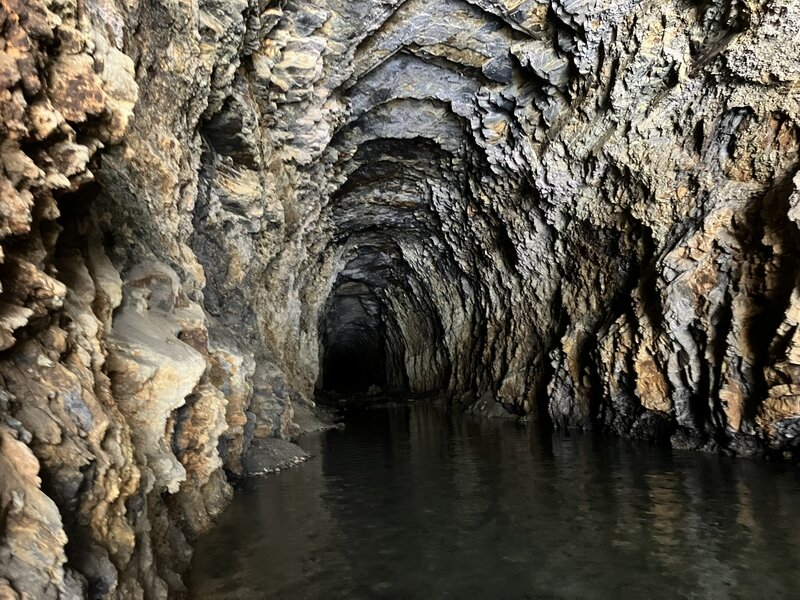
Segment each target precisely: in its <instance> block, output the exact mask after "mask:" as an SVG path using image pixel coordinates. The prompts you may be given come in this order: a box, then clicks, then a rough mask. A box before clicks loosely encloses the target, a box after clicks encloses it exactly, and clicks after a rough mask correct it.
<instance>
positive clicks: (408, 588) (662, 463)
mask: <svg viewBox="0 0 800 600" xmlns="http://www.w3.org/2000/svg"><path fill="white" fill-rule="evenodd" d="M305 446H306V447H307V448H308V449H309V450H310V451H311V452H312V453H313V454H314V455H315V456H316V458H315V459H314V460H312V461H311V462H309V463H306V464H304V465H303V466H301V467H300V468H298V469H293V470H291V471H288V472H283V473H281V474H279V475H276V476H273V477H269V478H266V479H262V480H260V481H258V482H254V483H251V484H250V485H249V486H248V487H246V488H245V489H243V490H241V491H239V493H238V494H237V496H236V499H235V501H234V504H233V505H232V507H231V508H230V509H229V510H228V512H227V513H226V514H225V515H224V517H223V519H222V521H221V523H220V525H219V527H218V528H216V529H215V530H214V531H212V532H210V533H209V534H208V535H207V536H205V537H204V538H203V539H202V540H201V542H200V544H199V545H198V548H197V552H196V555H195V561H194V564H193V571H192V575H191V578H190V579H191V581H190V588H191V591H192V596H193V597H196V598H265V597H268V598H293V599H298V598H299V599H303V598H637V599H638V598H645V597H649V598H782V597H787V598H788V597H794V596H795V594H796V592H797V590H798V574H799V573H800V570H799V569H798V568H799V567H800V537H799V536H800V477H798V474H797V472H796V471H792V470H788V469H783V468H779V467H776V466H771V465H765V464H761V463H754V462H750V461H746V460H739V461H734V460H729V459H722V458H718V457H712V456H705V455H699V454H694V453H671V452H669V451H665V450H663V449H658V448H652V447H649V446H644V445H631V444H626V443H623V442H615V441H611V440H608V439H596V438H592V437H591V436H572V437H561V436H554V437H550V436H548V435H544V434H541V433H540V432H538V431H537V430H536V429H535V428H525V427H521V426H519V425H517V424H514V423H505V422H478V421H473V420H471V419H469V418H467V417H465V416H463V415H453V414H446V413H442V412H439V411H438V410H437V409H434V408H432V407H428V406H423V405H419V406H414V407H399V408H395V409H388V410H376V411H367V412H362V413H359V414H358V416H357V417H355V418H354V419H353V420H352V421H351V422H350V423H349V425H348V427H347V429H346V430H344V431H331V432H327V433H325V434H321V435H319V436H317V437H314V438H310V439H308V440H306V443H305Z"/></svg>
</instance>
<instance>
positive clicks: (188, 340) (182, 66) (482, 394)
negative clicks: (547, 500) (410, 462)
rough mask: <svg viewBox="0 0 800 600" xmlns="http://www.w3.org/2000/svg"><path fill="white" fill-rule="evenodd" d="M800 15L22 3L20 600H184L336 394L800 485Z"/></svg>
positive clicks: (347, 1) (18, 61)
mask: <svg viewBox="0 0 800 600" xmlns="http://www.w3.org/2000/svg"><path fill="white" fill-rule="evenodd" d="M798 23H800V2H797V1H792V0H765V1H764V2H755V1H752V0H703V1H702V2H696V1H693V0H663V1H659V2H643V1H639V0H380V1H375V0H236V1H227V2H220V1H218V0H198V1H197V2H194V1H192V2H176V1H172V0H170V1H160V0H152V1H143V2H139V1H137V2H116V1H111V0H58V1H52V0H51V1H48V0H3V2H0V35H1V36H2V40H3V42H2V45H0V115H2V126H1V127H0V149H1V150H2V152H1V154H2V157H0V197H2V201H1V202H0V381H2V382H3V388H2V390H0V444H2V451H1V452H0V478H2V480H0V492H2V490H4V489H8V490H10V492H9V493H7V494H5V495H4V494H3V493H0V514H3V515H9V518H12V517H13V518H14V519H19V522H15V527H16V528H12V527H9V528H8V529H9V530H10V531H12V533H13V532H16V534H14V535H11V536H6V537H8V539H9V540H10V541H9V542H8V545H3V544H5V543H6V542H5V541H4V540H5V538H3V536H2V535H0V538H1V539H0V546H1V547H2V548H3V549H4V551H3V552H0V557H2V558H3V561H5V559H6V558H7V559H8V561H11V562H12V563H14V564H13V565H12V567H13V568H8V569H5V570H3V576H2V577H0V596H4V594H5V593H6V581H8V582H10V583H9V584H8V585H11V586H12V587H13V588H14V591H15V592H19V594H18V595H20V596H23V597H31V598H48V599H49V598H57V597H79V596H80V595H81V593H82V592H84V593H85V594H90V593H91V595H93V596H98V595H99V596H103V594H105V591H109V590H110V591H109V595H110V596H111V597H115V595H116V596H117V597H125V598H127V597H136V598H139V597H147V598H150V597H153V598H163V597H169V596H175V597H182V595H183V594H184V592H185V590H184V588H183V586H182V583H181V577H180V571H181V569H184V570H185V568H186V564H184V563H186V560H187V559H186V557H187V556H188V555H189V552H188V550H187V548H186V546H187V545H188V544H189V543H190V542H191V540H194V539H196V538H197V536H198V535H199V534H200V532H201V531H202V530H204V528H207V527H209V526H210V524H211V523H212V522H213V520H214V519H215V518H216V516H217V515H219V514H220V513H221V511H222V507H223V506H224V505H225V504H226V502H227V501H228V499H229V498H230V495H231V493H232V489H233V488H232V486H231V483H230V482H231V481H234V480H236V479H238V478H243V477H246V476H247V475H248V474H249V473H262V472H263V471H264V470H265V468H266V467H264V465H262V464H259V463H258V461H251V460H250V459H249V453H250V452H251V449H253V448H255V449H259V448H262V447H264V446H269V445H270V444H273V445H278V446H279V445H281V444H282V443H283V442H286V443H287V444H291V443H292V442H291V441H290V440H293V439H296V438H298V436H301V435H302V434H303V433H304V432H308V431H309V430H313V429H314V427H315V426H319V427H322V425H320V423H321V422H322V421H324V420H325V418H327V416H328V414H327V412H326V410H327V409H330V408H331V406H327V407H322V406H321V405H322V404H323V403H325V402H328V401H329V400H330V401H331V404H332V405H333V406H334V407H335V408H337V409H338V408H340V407H344V408H343V410H345V409H347V408H348V407H353V406H359V405H361V404H370V405H372V404H374V405H379V404H381V403H384V404H386V403H392V402H396V403H402V402H407V403H408V404H414V403H427V404H428V405H430V406H443V407H446V408H447V409H448V410H451V411H453V412H454V413H455V412H457V413H459V414H461V413H466V414H468V415H471V417H470V418H472V417H487V418H489V417H490V418H493V419H494V418H498V419H500V418H502V419H508V420H510V421H511V422H514V423H518V424H526V423H535V424H536V425H537V426H541V427H542V428H543V429H545V430H548V431H550V430H559V431H573V430H574V431H585V432H589V431H591V432H594V433H606V434H611V435H613V436H620V437H625V438H635V439H639V440H648V441H651V442H655V443H657V444H661V445H668V446H671V447H673V448H677V449H692V450H704V451H709V452H719V453H724V454H730V455H746V456H761V457H766V458H769V459H771V460H775V461H790V462H795V463H796V462H798V460H800V458H799V457H800V445H799V444H798V440H800V350H798V348H800V316H798V315H800V236H799V235H798V228H799V227H800V174H798V173H799V171H798V170H799V169H800V120H799V119H798V115H800V98H799V97H798V95H797V90H798V89H799V88H798V84H800V67H799V66H798V58H797V57H798V56H800V39H799V38H798V31H800V29H798ZM796 350H797V351H796ZM373 401H374V402H373ZM440 433H441V432H440ZM284 447H285V445H284ZM9 457H10V458H9ZM253 462H255V463H256V464H255V466H253ZM20 499H25V502H26V503H25V504H24V505H20V502H21V500H20ZM20 506H22V507H23V508H22V509H20ZM31 507H35V508H36V510H28V509H30V508H31ZM20 532H22V533H20ZM29 532H35V533H36V535H34V534H33V533H30V535H29ZM34 543H35V544H36V545H35V549H36V552H35V553H27V552H26V553H21V552H20V551H18V550H19V548H28V547H29V546H30V544H34ZM15 544H16V545H15ZM26 544H27V545H26ZM6 550H8V551H7V552H6ZM28 559H30V561H31V562H30V563H29V564H28V563H25V564H21V563H20V561H22V562H24V561H25V560H28ZM8 561H5V562H8ZM15 561H16V562H15ZM153 565H158V568H157V569H153V568H152V567H153ZM3 566H4V567H5V565H3ZM143 573H146V574H147V577H146V578H144V579H146V580H143V576H142V574H143ZM6 595H8V594H6ZM356 595H357V594H356ZM362 595H363V594H362ZM12 597H13V596H12ZM401 597H402V595H401Z"/></svg>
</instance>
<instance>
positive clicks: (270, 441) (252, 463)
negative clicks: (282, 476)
mask: <svg viewBox="0 0 800 600" xmlns="http://www.w3.org/2000/svg"><path fill="white" fill-rule="evenodd" d="M309 458H311V457H310V455H309V454H308V453H307V452H306V451H305V450H303V449H302V448H301V447H300V446H298V445H297V444H295V443H293V442H289V441H287V440H282V439H277V438H259V439H256V440H254V441H253V443H252V444H251V445H250V448H249V449H248V450H247V454H246V455H245V457H244V475H246V476H250V477H252V476H255V475H264V474H266V473H274V472H277V471H281V470H284V469H288V468H290V467H293V466H295V465H297V464H299V463H301V462H304V461H306V460H308V459H309Z"/></svg>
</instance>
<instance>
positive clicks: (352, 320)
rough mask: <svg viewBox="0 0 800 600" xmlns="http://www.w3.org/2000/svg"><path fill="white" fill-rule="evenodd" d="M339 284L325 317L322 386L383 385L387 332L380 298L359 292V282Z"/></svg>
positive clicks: (349, 389)
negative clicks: (384, 326) (382, 316)
mask: <svg viewBox="0 0 800 600" xmlns="http://www.w3.org/2000/svg"><path fill="white" fill-rule="evenodd" d="M342 287H343V288H344V289H342ZM342 287H340V288H339V289H338V290H337V295H336V296H334V297H333V298H332V300H331V301H330V302H329V306H328V312H327V314H326V317H325V329H324V332H323V350H322V352H323V356H322V389H323V390H325V391H330V392H345V393H364V392H368V391H369V390H370V388H372V387H373V386H377V387H379V388H383V387H385V385H386V336H385V332H384V328H383V323H382V320H381V318H380V317H381V315H380V305H379V302H378V301H377V299H376V298H375V297H374V295H371V294H369V293H367V294H365V295H363V296H362V295H360V293H359V292H360V289H359V288H360V287H361V286H360V285H358V284H351V285H350V286H342ZM353 288H356V289H353ZM348 290H350V293H348ZM351 294H352V295H351Z"/></svg>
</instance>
